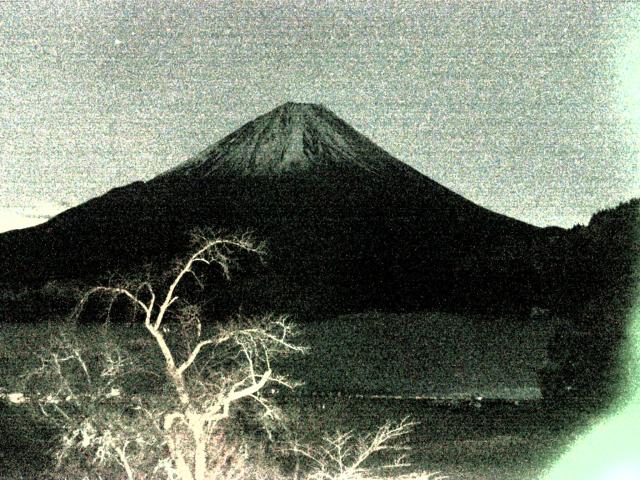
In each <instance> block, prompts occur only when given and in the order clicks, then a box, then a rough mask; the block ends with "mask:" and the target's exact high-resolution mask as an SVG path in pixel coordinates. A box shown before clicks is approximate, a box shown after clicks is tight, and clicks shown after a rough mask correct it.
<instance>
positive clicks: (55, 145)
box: [0, 0, 640, 231]
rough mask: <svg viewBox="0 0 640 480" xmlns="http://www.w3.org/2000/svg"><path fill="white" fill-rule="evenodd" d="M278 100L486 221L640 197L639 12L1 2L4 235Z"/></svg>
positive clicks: (581, 218)
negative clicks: (301, 108)
mask: <svg viewBox="0 0 640 480" xmlns="http://www.w3.org/2000/svg"><path fill="white" fill-rule="evenodd" d="M286 101H300V102H314V103H323V104H324V105H325V106H326V107H327V108H329V109H330V110H332V111H333V112H334V113H336V114H337V115H339V116H340V117H342V118H343V119H344V120H345V121H347V122H348V123H350V124H351V125H353V126H354V127H355V128H356V129H358V130H360V131H361V132H362V133H364V134H365V135H367V136H369V137H370V138H371V139H372V140H373V141H374V142H376V143H377V144H378V145H380V146H381V147H383V148H385V149H386V150H387V151H389V152H390V153H392V154H393V155H395V156H396V157H397V158H399V159H400V160H402V161H404V162H406V163H408V164H409V165H411V166H413V167H415V168H417V169H418V170H419V171H421V172H423V173H424V174H426V175H428V176H429V177H431V178H433V179H434V180H436V181H438V182H440V183H442V184H443V185H445V186H447V187H449V188H451V189H452V190H454V191H456V192H458V193H460V194H462V195H464V196H465V197H467V198H469V199H470V200H473V201H475V202H476V203H479V204H480V205H483V206H485V207H487V208H490V209H492V210H495V211H498V212H501V213H504V214H507V215H510V216H513V217H515V218H519V219H521V220H524V221H527V222H530V223H534V224H536V225H561V226H572V225H574V224H576V223H586V222H587V221H588V219H589V217H590V216H591V214H592V213H594V212H595V211H597V210H599V209H602V208H604V207H610V206H614V205H616V204H617V203H619V202H620V201H623V200H627V199H629V198H631V197H632V196H640V184H639V181H638V172H639V159H640V2H628V3H626V2H613V1H602V2H589V1H579V2H578V1H572V2H559V1H547V0H544V1H538V2H526V1H520V0H514V1H494V2H488V1H487V2H480V1H477V2H474V1H472V0H464V1H458V2H425V1H416V2H362V1H360V2H354V1H349V2H300V1H296V2H291V1H289V2H287V1H285V2H283V1H281V0H280V1H277V2H276V1H266V2H265V1H255V2H247V1H244V2H221V1H208V2H195V1H193V2H187V1H182V2H178V1H155V2H154V1H150V0H136V1H131V2H124V1H97V0H91V1H88V0H73V1H72V0H68V1H51V0H30V1H28V2H26V1H14V0H9V1H7V0H4V1H0V179H1V180H0V231H1V230H6V229H9V228H13V227H17V226H24V222H25V221H27V222H28V221H29V220H28V218H32V219H34V218H38V219H40V220H42V219H44V218H46V217H47V216H50V214H51V213H52V212H55V211H58V210H60V209H62V208H66V207H65V206H66V205H69V204H73V203H77V202H79V201H84V200H86V199H88V198H91V197H93V196H96V195H99V194H101V193H104V192H105V191H107V190H108V189H110V188H113V187H116V186H121V185H124V184H127V183H129V182H132V181H135V180H141V179H142V180H145V179H149V178H151V177H153V176H155V175H157V174H159V173H160V172H162V171H164V170H166V169H168V168H170V167H173V166H175V165H176V164H178V163H180V162H182V161H184V160H186V159H187V158H189V157H190V156H192V155H193V154H195V153H196V152H198V151H200V150H202V149H203V148H204V147H206V146H207V145H209V144H211V143H214V142H215V141H217V140H219V139H220V138H222V137H223V136H224V135H226V134H228V133H230V132H231V131H233V130H235V129H236V128H238V127H240V126H241V125H242V124H244V123H246V122H247V121H250V120H252V119H253V118H254V117H256V116H257V115H259V114H262V113H265V112H267V111H269V110H271V109H272V108H274V107H276V106H278V105H279V104H281V103H284V102H286ZM56 209H57V210H56ZM35 221H36V220H32V221H31V222H32V223H33V222H35ZM21 222H22V223H21Z"/></svg>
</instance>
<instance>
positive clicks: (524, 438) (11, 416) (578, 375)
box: [0, 200, 638, 479]
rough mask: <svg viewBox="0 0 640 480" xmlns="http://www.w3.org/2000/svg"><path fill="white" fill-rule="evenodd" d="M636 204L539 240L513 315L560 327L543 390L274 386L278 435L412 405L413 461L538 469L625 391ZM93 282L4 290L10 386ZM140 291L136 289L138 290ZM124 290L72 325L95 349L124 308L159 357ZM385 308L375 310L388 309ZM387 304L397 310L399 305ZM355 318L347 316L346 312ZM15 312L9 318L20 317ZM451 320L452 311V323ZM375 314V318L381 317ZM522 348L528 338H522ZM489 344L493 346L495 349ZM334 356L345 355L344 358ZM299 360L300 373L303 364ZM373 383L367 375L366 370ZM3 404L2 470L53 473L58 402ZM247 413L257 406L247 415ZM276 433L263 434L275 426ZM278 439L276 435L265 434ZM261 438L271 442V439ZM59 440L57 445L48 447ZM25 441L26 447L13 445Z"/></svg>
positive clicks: (287, 464)
mask: <svg viewBox="0 0 640 480" xmlns="http://www.w3.org/2000/svg"><path fill="white" fill-rule="evenodd" d="M637 214H638V201H637V200H634V201H631V202H628V203H626V204H623V205H620V206H619V207H618V208H616V209H613V210H611V211H606V212H601V213H599V214H597V215H596V216H594V218H593V219H592V221H591V223H590V224H589V225H588V226H586V227H576V228H574V229H572V230H570V231H567V232H564V231H558V232H555V233H554V232H550V233H549V234H550V237H549V238H550V239H551V240H549V242H550V243H544V244H543V245H542V246H539V249H538V250H534V251H533V254H534V259H535V260H536V262H538V263H535V262H534V264H533V265H534V266H535V268H536V269H537V272H538V275H539V276H537V277H536V278H537V279H538V280H539V281H540V285H538V287H536V289H535V292H537V293H535V295H533V294H532V295H533V296H528V297H527V298H528V300H530V301H532V302H533V299H534V298H535V300H536V302H535V303H536V304H537V305H539V307H538V308H536V309H535V311H532V313H531V315H530V316H529V317H527V316H526V315H525V316H523V315H516V316H514V317H513V320H511V321H510V323H511V325H516V324H517V322H519V321H520V322H522V321H523V318H526V321H528V322H531V323H533V322H538V323H539V324H541V325H542V324H544V325H545V327H544V328H549V326H550V325H551V326H554V327H555V328H556V333H555V334H554V335H548V337H549V338H551V340H550V341H549V349H548V360H549V361H548V362H547V363H546V364H545V365H544V366H541V368H540V369H539V380H540V387H541V389H542V393H543V396H544V399H542V400H538V401H535V402H524V403H521V404H519V405H516V404H508V403H491V402H484V403H483V402H482V401H479V402H462V403H460V402H458V403H453V402H445V404H444V405H442V404H439V405H436V404H433V403H429V402H426V401H415V400H414V401H411V400H392V399H371V398H345V397H344V396H341V397H330V398H328V399H327V398H318V397H316V398H314V397H313V396H305V395H303V396H299V397H295V396H293V395H280V394H278V395H276V396H274V397H273V398H270V401H272V402H274V403H275V404H277V405H278V407H280V408H282V409H283V411H287V412H288V413H287V418H289V420H290V426H289V427H287V428H286V429H285V430H284V431H283V433H281V435H282V436H284V438H287V439H291V437H290V436H291V435H294V436H295V437H296V438H295V439H296V440H300V441H305V442H314V441H315V442H317V441H318V439H320V438H322V436H323V434H324V433H329V434H330V433H331V432H333V431H335V430H336V429H338V428H339V429H340V430H342V431H344V430H351V431H353V432H354V435H356V436H357V435H366V433H371V432H374V431H375V429H376V428H378V427H379V426H380V425H381V424H383V423H384V422H385V421H386V420H395V421H397V422H398V421H402V419H404V418H405V417H406V416H407V415H410V416H411V418H412V419H413V420H414V421H417V422H419V425H416V426H415V427H414V429H413V431H412V433H410V434H409V435H408V436H407V437H406V440H407V442H408V445H409V446H410V447H411V451H410V454H409V457H408V458H409V459H410V460H411V463H412V464H413V467H411V468H413V469H415V471H425V470H426V471H428V472H433V471H436V470H438V471H442V472H443V473H445V474H448V475H449V476H450V478H465V479H467V478H468V479H489V478H491V479H526V478H535V477H536V476H538V475H539V474H540V473H541V472H542V470H543V469H544V467H545V465H546V464H547V463H548V462H549V461H551V460H552V459H553V457H554V455H557V454H558V452H560V451H561V450H562V449H563V447H565V446H567V445H568V444H570V443H571V441H572V439H573V438H574V437H575V435H576V434H577V432H579V431H581V430H583V429H585V428H586V427H588V426H589V425H590V424H591V422H593V421H594V420H595V418H596V417H597V415H598V413H599V412H601V411H603V409H604V408H605V407H606V406H607V405H608V404H609V403H610V402H611V401H612V400H613V399H614V398H615V397H616V395H617V394H618V392H619V390H620V386H621V385H622V384H623V382H624V380H626V379H625V377H624V371H625V370H624V366H623V365H622V364H621V362H620V351H621V348H622V346H623V345H624V343H625V341H626V338H627V335H628V331H627V330H628V328H627V327H628V315H627V314H628V311H629V309H630V306H631V304H632V302H633V300H634V298H635V297H634V294H635V287H636V286H637V285H638V273H637V270H636V269H635V268H634V266H635V265H634V262H636V261H637V257H638V247H637V245H638V244H637V237H636V236H635V235H636V226H637ZM155 273H157V272H153V271H150V273H148V275H147V276H146V277H144V278H146V279H149V278H155V277H154V274H155ZM202 278H204V283H203V286H204V290H198V292H200V293H197V294H195V296H194V297H190V295H189V293H188V292H190V291H191V290H193V289H194V287H195V286H197V284H196V283H191V284H189V283H187V284H186V287H187V288H186V290H185V292H184V294H185V296H186V298H187V299H188V300H189V301H195V302H196V303H197V302H198V301H202V300H203V297H202V295H205V296H207V295H208V297H207V299H206V300H207V302H209V303H208V304H207V303H206V302H205V308H204V312H205V318H209V315H210V314H211V313H212V312H213V311H214V310H215V309H210V308H209V307H208V306H206V305H210V304H215V300H216V297H215V295H213V296H211V295H209V294H210V293H211V292H212V291H215V287H216V286H218V285H220V284H221V279H220V278H217V277H215V276H211V277H207V276H206V275H205V276H203V277H202ZM134 284H135V282H134ZM141 284H144V280H143V281H142V282H140V281H138V283H137V285H141ZM84 288H85V287H84V285H83V284H82V283H74V282H69V281H64V282H59V281H57V282H49V283H47V284H45V285H44V286H43V288H40V289H35V290H34V289H30V288H27V287H25V288H24V289H20V288H18V289H15V288H14V289H4V290H3V292H2V295H3V315H4V319H5V323H4V324H3V326H2V327H3V330H2V334H3V336H2V339H1V341H0V348H1V349H2V351H1V355H0V362H2V365H1V366H2V367H3V372H5V375H4V377H3V385H2V387H3V388H5V389H6V390H5V391H4V392H2V393H10V392H11V391H16V389H19V388H20V387H21V385H23V384H21V382H23V381H24V374H25V373H28V372H30V371H32V370H34V369H37V368H38V363H37V357H33V355H32V354H33V353H34V352H37V351H42V348H44V349H45V351H46V350H47V348H48V347H49V344H48V343H47V342H48V341H47V340H46V338H47V336H48V335H49V338H51V337H50V333H51V332H52V331H54V330H55V329H56V328H58V327H59V324H58V323H56V321H55V319H54V318H53V315H55V314H56V313H60V314H63V313H64V312H66V311H68V310H69V309H72V308H73V306H74V305H76V303H77V301H78V298H80V297H78V293H81V292H82V291H83V289H84ZM136 293H138V294H139V293H140V290H137V291H136ZM236 293H237V291H236ZM530 293H531V292H529V293H528V294H527V295H529V294H530ZM145 295H147V296H143V297H141V298H143V299H144V301H145V302H146V301H148V299H149V297H148V294H145ZM181 295H182V293H181ZM198 296H200V297H198ZM121 300H122V299H116V300H114V301H111V302H109V303H108V308H107V309H105V308H104V307H105V304H103V303H100V301H97V302H95V303H91V302H85V310H84V313H83V314H81V315H76V316H75V320H76V321H78V322H79V324H78V323H76V324H74V326H73V328H74V329H77V330H75V333H76V334H80V335H81V336H82V338H84V339H85V342H84V348H87V349H89V350H91V349H94V350H95V351H96V352H97V351H99V350H100V348H104V344H103V343H101V342H100V341H98V339H99V338H100V337H98V336H95V335H94V333H95V332H96V331H97V330H95V329H96V328H102V327H95V325H91V324H89V325H84V326H83V325H81V324H82V323H83V322H85V321H86V320H87V319H92V321H95V320H96V319H97V320H98V323H99V324H102V325H103V324H104V323H105V321H107V323H109V322H114V321H115V322H116V323H118V322H119V321H120V322H121V321H122V320H125V321H124V323H119V324H118V326H117V328H116V329H115V330H114V333H113V334H114V335H115V337H116V340H118V341H119V342H123V344H125V345H127V347H126V348H128V349H130V352H131V353H132V354H133V355H134V356H137V358H139V359H153V358H157V355H156V356H155V357H154V354H153V353H149V350H147V349H148V348H151V349H152V351H153V344H151V345H148V344H145V343H144V342H142V343H141V342H140V340H139V335H138V334H137V333H135V332H136V327H135V323H136V322H135V321H136V319H138V320H139V318H140V317H139V315H140V311H139V310H138V311H136V309H133V310H132V309H131V305H128V304H127V302H122V301H121ZM223 303H224V302H223ZM155 311H156V310H153V312H155ZM107 312H108V315H106V313H107ZM189 312H190V311H189V310H181V313H180V315H183V316H184V315H187V317H188V315H190V313H189ZM224 312H225V311H224V308H223V309H222V311H221V312H220V313H221V314H223V315H222V317H223V318H224V316H225V315H224ZM83 315H84V316H83ZM105 315H106V316H105ZM180 315H179V316H178V317H176V318H178V320H179V318H184V317H180ZM376 315H378V317H376ZM376 315H373V316H370V317H367V318H373V319H375V318H384V316H385V314H376ZM386 315H388V317H389V318H393V315H389V314H386ZM468 315H469V318H470V319H471V318H472V317H473V318H474V320H470V321H469V329H470V331H474V332H479V331H481V330H482V329H479V328H478V327H477V325H478V323H477V321H478V318H484V321H488V322H491V321H492V319H493V320H495V319H496V318H498V317H499V316H498V315H496V316H495V317H492V316H491V315H489V314H487V313H486V312H484V313H483V314H468ZM474 315H484V317H474ZM302 318H304V317H302ZM347 318H348V317H342V319H343V320H345V319H347ZM502 318H504V317H502ZM45 319H46V322H45V321H40V322H39V323H37V324H36V326H35V327H34V324H33V323H31V324H29V323H26V322H25V321H27V320H30V321H31V322H33V321H34V320H35V321H37V320H45ZM6 320H10V321H12V326H11V327H9V323H7V322H6ZM315 320H317V318H315ZM49 321H50V322H53V323H49ZM474 322H476V326H475V327H474V325H473V323H474ZM396 323H397V325H396V326H397V327H400V326H402V323H401V322H396ZM454 323H455V322H452V326H453V325H454ZM344 324H345V325H348V322H346V321H345V322H344ZM180 325H182V324H180V322H179V321H178V323H175V324H172V326H171V328H173V327H175V326H178V327H179V326H180ZM373 325H374V326H375V321H374V322H373ZM352 326H353V327H355V330H354V333H355V331H356V330H357V329H358V328H362V325H360V326H358V323H357V322H355V323H354V324H353V325H352ZM528 326H530V325H528ZM367 328H368V326H367ZM541 328H542V327H541ZM12 329H13V334H12V335H8V334H7V332H10V331H11V330H12ZM51 329H53V330H51ZM92 329H93V330H92ZM523 329H524V327H523ZM373 330H375V328H374V329H373ZM413 330H416V329H415V328H413ZM514 331H517V329H516V330H514ZM92 332H93V333H92ZM380 333H381V331H378V332H377V334H375V332H374V335H373V336H372V338H374V337H375V338H380V336H381V335H380ZM432 333H434V335H435V337H436V338H438V337H439V335H438V334H437V333H436V332H432ZM376 335H377V336H376ZM516 338H517V335H516V334H515V333H514V334H513V335H511V340H512V341H513V340H514V339H516ZM432 340H433V339H432ZM92 342H93V343H92ZM485 343H486V342H485ZM310 346H311V347H312V348H313V347H314V346H313V345H310ZM523 348H526V346H525V345H523ZM356 350H357V349H355V350H353V351H351V350H349V349H347V351H343V352H341V354H342V356H343V357H344V355H347V356H349V355H351V356H355V357H357V356H358V352H357V351H356ZM18 353H24V354H25V355H24V356H21V355H19V354H18ZM155 353H156V354H157V351H156V352H155ZM486 353H487V354H491V352H490V351H488V352H486ZM404 354H410V352H408V353H407V352H405V353H404ZM337 357H340V355H338V356H337ZM145 361H147V360H145ZM150 361H152V362H153V360H150ZM331 361H332V359H331V358H329V359H327V367H328V368H327V370H326V371H325V373H326V374H327V376H329V377H330V376H331V372H332V371H336V370H338V369H339V367H340V366H343V365H344V363H343V362H341V363H340V365H334V364H332V363H331ZM333 361H334V362H336V361H337V360H336V358H333ZM356 363H357V362H355V363H354V365H355V364H356ZM444 363H447V364H449V363H451V361H450V360H449V359H446V358H445V360H444ZM300 364H304V363H303V362H301V363H300ZM294 365H296V364H295V363H294ZM147 367H149V368H148V369H147V370H151V371H152V372H156V377H157V372H159V371H162V366H161V365H160V366H158V365H154V364H151V365H148V366H147ZM269 368H270V367H269ZM366 370H367V369H366V368H363V369H362V370H361V371H360V372H358V371H353V372H348V376H350V377H351V378H357V377H358V375H359V374H362V371H366ZM292 372H293V374H294V375H293V376H295V373H296V371H295V369H293V370H292ZM316 372H318V371H317V370H316ZM428 372H429V366H428V365H425V369H424V371H423V372H418V374H419V375H423V376H428ZM78 373H79V374H82V372H78ZM298 373H300V372H298ZM320 373H322V372H321V371H320V372H319V373H317V375H318V376H317V377H316V378H309V379H305V378H300V380H302V381H305V380H309V381H311V382H316V385H319V384H322V382H321V381H319V380H318V378H319V376H320ZM302 376H303V377H304V374H303V375H302ZM359 381H362V378H360V380H359ZM254 382H255V378H254ZM375 382H376V379H373V378H372V380H371V382H370V383H375ZM364 384H365V385H366V384H367V379H366V377H365V379H364ZM131 385H133V386H135V387H136V388H138V389H139V388H143V389H144V388H147V387H148V388H149V390H148V391H146V393H145V394H146V395H148V398H150V399H159V398H162V396H163V395H165V393H166V390H163V388H164V387H163V386H162V385H163V384H162V382H160V383H159V382H158V381H157V379H156V380H154V381H149V379H148V378H147V377H144V375H143V376H142V377H138V378H137V379H135V381H134V382H133V383H132V384H131ZM159 385H160V390H159V391H158V390H157V388H158V386H159ZM391 390H393V389H391ZM352 393H357V392H355V391H354V392H352ZM367 393H375V392H367ZM384 393H391V394H392V393H394V392H393V391H386V392H384ZM0 408H1V409H2V412H1V413H2V414H3V415H2V416H1V417H0V418H1V420H0V438H2V448H1V449H0V451H1V452H2V453H1V454H0V472H3V474H4V475H5V477H7V478H12V477H16V478H20V476H22V478H25V477H28V478H37V476H38V475H40V476H44V477H46V476H47V475H51V472H53V471H54V470H53V469H54V467H55V461H54V457H53V452H54V451H55V448H58V447H59V444H60V437H56V434H57V433H58V430H57V428H58V427H57V426H56V425H55V424H51V423H50V422H49V421H48V418H47V417H48V415H49V414H47V413H45V412H43V413H42V414H39V413H38V409H37V408H33V406H32V405H29V404H19V405H16V404H10V403H8V402H7V401H6V399H5V400H3V401H2V402H1V405H0ZM41 411H42V410H41ZM240 417H241V418H242V415H241V416H240ZM250 418H251V415H250V416H249V417H247V419H250ZM240 425H241V426H240V427H237V428H240V430H241V431H243V430H242V429H243V428H246V429H247V430H246V431H244V433H241V434H240V438H245V433H247V432H252V433H251V434H250V436H251V435H255V432H257V431H262V430H260V429H256V428H254V425H253V424H252V423H251V422H250V421H249V422H248V423H245V424H244V426H242V422H241V424H240ZM272 433H273V432H271V433H269V434H266V435H267V437H269V436H270V435H271V434H272ZM276 433H277V432H276ZM258 440H259V439H258ZM258 440H256V441H257V442H258ZM262 440H264V438H263V439H262ZM269 442H271V440H269V441H268V442H266V445H269V444H270V443H269ZM81 443H82V442H81ZM257 444H260V445H265V443H264V442H262V441H259V442H258V443H257ZM273 445H275V444H273ZM50 447H53V449H54V450H50ZM261 448H262V447H261ZM265 448H267V449H268V448H271V450H264V451H263V453H262V455H263V457H264V458H267V459H268V463H273V462H275V463H276V464H278V466H277V468H284V469H285V471H287V470H286V469H287V468H288V469H291V468H294V467H293V466H292V463H291V462H292V460H291V457H290V456H289V454H288V453H287V452H286V451H285V450H282V449H277V448H276V447H265ZM17 452H22V454H21V455H16V453H17ZM94 453H95V452H94ZM79 458H80V460H79V462H80V464H83V462H84V466H85V467H86V465H92V464H95V459H93V460H92V459H91V458H87V459H82V458H81V457H79ZM372 462H373V466H375V465H376V462H380V465H383V464H385V458H384V455H383V456H382V457H381V458H379V459H378V460H372ZM296 465H297V464H296ZM271 466H273V465H271ZM274 468H275V467H274ZM296 468H297V467H296ZM288 471H289V472H291V470H288ZM405 471H407V470H405ZM57 472H58V473H57V475H60V474H61V473H60V470H57ZM399 472H400V473H401V472H402V470H400V471H399ZM396 473H397V472H396Z"/></svg>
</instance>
